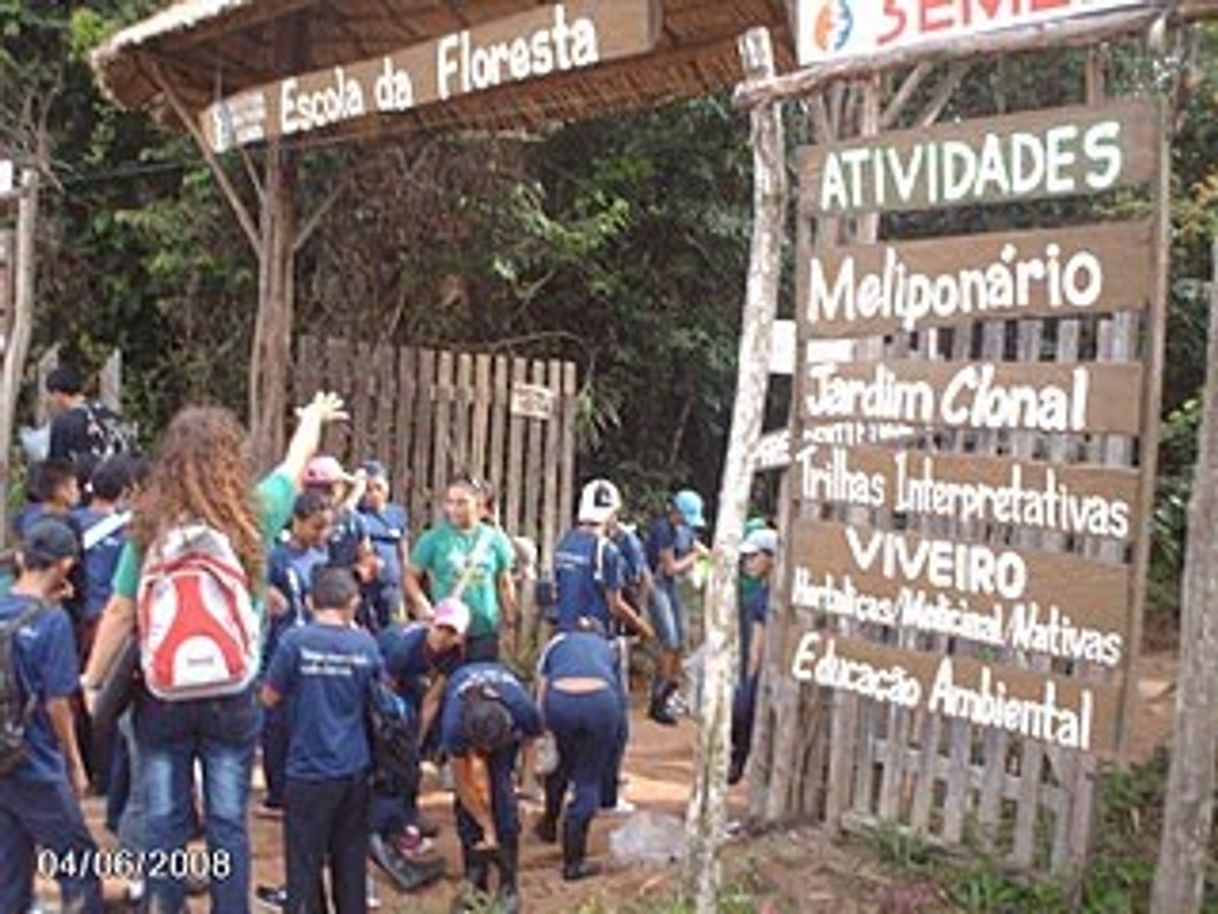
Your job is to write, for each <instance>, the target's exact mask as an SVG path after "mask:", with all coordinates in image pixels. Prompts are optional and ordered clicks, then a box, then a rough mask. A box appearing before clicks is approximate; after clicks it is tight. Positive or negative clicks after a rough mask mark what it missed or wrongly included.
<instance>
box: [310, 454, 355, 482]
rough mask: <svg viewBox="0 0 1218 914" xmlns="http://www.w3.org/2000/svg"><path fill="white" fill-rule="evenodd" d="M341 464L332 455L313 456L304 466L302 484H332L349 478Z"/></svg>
mask: <svg viewBox="0 0 1218 914" xmlns="http://www.w3.org/2000/svg"><path fill="white" fill-rule="evenodd" d="M350 478H351V477H350V476H348V475H347V473H346V471H345V470H344V469H343V465H342V464H341V463H339V462H338V461H337V460H335V459H334V458H333V457H325V456H323V457H314V458H313V459H312V460H310V461H309V465H308V466H307V467H305V474H304V484H305V485H306V486H332V485H335V484H337V483H340V482H347V481H349V480H350Z"/></svg>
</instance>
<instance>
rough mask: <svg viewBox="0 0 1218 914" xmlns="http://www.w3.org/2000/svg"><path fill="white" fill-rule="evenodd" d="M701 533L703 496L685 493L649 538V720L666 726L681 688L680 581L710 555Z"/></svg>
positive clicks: (684, 616)
mask: <svg viewBox="0 0 1218 914" xmlns="http://www.w3.org/2000/svg"><path fill="white" fill-rule="evenodd" d="M705 527H706V518H705V516H704V514H703V504H702V496H700V495H699V494H698V493H697V492H694V491H692V490H690V489H684V490H682V491H680V492H678V493H677V494H676V495H674V496H673V498H672V501H671V502H669V505H668V510H667V512H665V513H664V514H663V515H661V516H660V517H657V518H656V519H655V521H654V522H653V523H652V525H651V530H650V532H649V534H648V537H647V562H648V564H649V565H650V566H651V571H652V574H653V575H654V577H655V586H654V587H653V588H652V589H651V616H652V622H653V623H654V625H655V629H656V636H657V637H658V638H659V641H660V658H659V663H658V664H657V667H656V678H655V681H654V683H653V685H652V690H651V708H650V711H649V716H650V717H651V719H652V720H654V721H656V722H657V723H660V724H664V725H665V726H673V725H675V724H676V722H677V721H676V718H675V717H674V716H673V715H672V712H671V711H670V710H669V707H668V703H669V699H671V698H672V696H673V693H675V692H676V691H677V688H678V685H679V675H680V670H681V652H682V650H683V649H684V645H685V635H686V627H687V625H688V618H689V614H688V612H687V611H686V609H685V602H684V600H683V599H682V597H681V588H680V586H679V584H678V579H679V578H680V577H681V576H682V575H684V574H687V573H688V572H689V571H690V569H692V568H693V567H694V564H695V563H696V562H697V561H698V560H699V559H700V558H702V557H703V556H705V555H707V554H708V553H709V550H707V548H706V546H705V545H703V544H702V543H701V542H699V540H698V535H697V531H699V530H702V529H704V528H705Z"/></svg>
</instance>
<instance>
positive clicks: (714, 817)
mask: <svg viewBox="0 0 1218 914" xmlns="http://www.w3.org/2000/svg"><path fill="white" fill-rule="evenodd" d="M740 55H741V58H742V59H743V62H744V69H745V74H746V79H748V80H750V81H751V80H755V79H768V78H772V77H773V75H774V50H773V46H772V44H771V40H770V33H769V31H767V30H766V29H753V30H750V31H749V32H748V33H746V34H745V35H744V36H743V38H742V39H741V41H740ZM751 120H752V146H753V162H754V165H753V167H754V207H755V216H754V223H753V240H752V254H751V262H750V265H749V275H748V284H747V289H746V293H745V302H744V314H743V318H742V322H741V334H740V356H739V367H738V381H737V389H736V400H735V405H734V408H733V415H732V431H731V437H730V439H729V441H728V448H727V460H726V463H725V464H724V470H723V480H722V484H721V487H720V494H719V516H718V523H717V525H716V528H715V541H714V545H715V552H714V556H715V557H714V565H713V571H712V574H711V579H710V584H709V590H708V593H707V600H706V655H707V661H706V686H705V691H704V694H703V699H702V709H701V715H700V719H701V724H702V726H701V728H700V730H699V734H698V748H697V759H696V763H695V766H694V789H693V794H692V796H691V797H690V802H689V810H688V814H687V816H686V824H685V827H686V838H687V841H688V851H687V856H686V860H685V886H686V891H687V893H688V894H689V895H691V896H692V897H693V898H694V900H695V902H696V909H697V911H698V912H699V914H711V912H714V911H716V910H717V909H718V895H719V890H720V886H721V882H722V867H721V864H720V860H719V850H720V847H721V844H722V841H723V837H724V833H725V831H726V826H727V766H728V757H729V754H730V748H731V746H730V744H731V706H732V688H733V685H734V678H735V675H734V674H735V665H734V664H733V662H732V661H733V658H734V656H735V654H736V649H737V645H736V641H737V637H738V635H737V630H736V603H737V598H736V583H737V582H736V577H737V566H738V564H739V552H740V538H741V536H742V533H743V530H744V523H745V520H746V517H747V514H748V502H749V492H750V488H751V483H752V477H753V459H754V452H755V451H756V448H757V442H758V440H759V439H760V438H761V424H762V418H763V412H764V410H765V399H766V388H767V385H768V384H769V364H770V359H769V354H770V348H771V340H772V337H773V329H774V318H775V314H776V313H777V310H778V291H779V283H780V280H781V276H782V248H783V238H784V236H785V228H786V148H785V144H784V140H783V125H782V109H781V108H780V107H779V106H777V105H774V106H768V107H762V108H757V109H755V110H754V111H753V112H752V115H751Z"/></svg>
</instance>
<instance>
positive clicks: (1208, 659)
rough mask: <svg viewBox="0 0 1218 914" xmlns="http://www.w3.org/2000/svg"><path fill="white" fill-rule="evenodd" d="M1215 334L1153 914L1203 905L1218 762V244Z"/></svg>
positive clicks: (1184, 913) (1216, 250) (1217, 250)
mask: <svg viewBox="0 0 1218 914" xmlns="http://www.w3.org/2000/svg"><path fill="white" fill-rule="evenodd" d="M1212 256H1213V258H1214V280H1213V283H1212V284H1211V286H1210V339H1209V358H1208V359H1207V363H1206V364H1207V369H1206V380H1205V394H1204V399H1203V400H1202V412H1201V416H1202V419H1201V432H1200V439H1199V448H1198V453H1197V468H1196V472H1195V475H1194V477H1193V496H1192V502H1191V504H1190V505H1189V520H1188V547H1187V552H1186V555H1185V564H1184V606H1183V617H1182V620H1181V626H1180V656H1181V663H1180V685H1179V691H1178V692H1177V695H1176V726H1175V735H1174V738H1173V744H1172V757H1171V772H1170V774H1169V775H1168V779H1167V800H1166V803H1165V808H1164V818H1163V838H1162V843H1161V845H1160V849H1159V866H1158V868H1157V870H1156V872H1155V882H1154V890H1153V893H1152V896H1151V911H1152V912H1153V914H1192V912H1196V911H1200V910H1201V903H1202V900H1203V895H1204V891H1205V875H1206V869H1207V864H1208V861H1209V845H1210V833H1211V829H1212V827H1213V816H1214V787H1215V774H1214V767H1215V763H1218V713H1216V709H1218V675H1215V670H1218V537H1215V536H1214V530H1215V529H1218V420H1216V419H1215V410H1218V244H1215V245H1214V247H1213V254H1212Z"/></svg>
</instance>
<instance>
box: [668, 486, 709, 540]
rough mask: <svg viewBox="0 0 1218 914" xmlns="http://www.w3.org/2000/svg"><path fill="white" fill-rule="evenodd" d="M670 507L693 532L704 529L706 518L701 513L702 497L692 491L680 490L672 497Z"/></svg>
mask: <svg viewBox="0 0 1218 914" xmlns="http://www.w3.org/2000/svg"><path fill="white" fill-rule="evenodd" d="M672 506H673V507H674V508H676V509H677V512H678V513H679V514H680V515H681V517H682V518H684V520H685V523H686V524H688V525H689V526H691V527H693V528H694V529H695V530H702V529H704V528H705V527H706V517H705V516H704V515H703V513H702V508H703V504H702V496H701V495H699V494H698V493H697V492H695V491H694V490H693V489H682V490H681V491H680V492H678V493H677V494H676V495H674V496H673V499H672Z"/></svg>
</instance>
